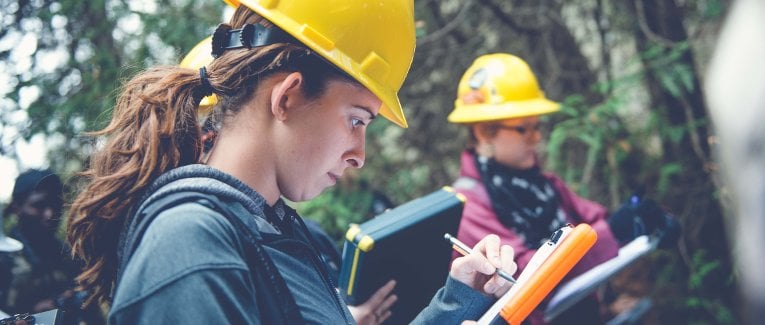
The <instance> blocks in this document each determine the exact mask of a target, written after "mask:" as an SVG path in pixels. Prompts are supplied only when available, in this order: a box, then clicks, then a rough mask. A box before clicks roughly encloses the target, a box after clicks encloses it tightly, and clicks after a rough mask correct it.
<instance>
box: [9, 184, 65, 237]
mask: <svg viewBox="0 0 765 325" xmlns="http://www.w3.org/2000/svg"><path fill="white" fill-rule="evenodd" d="M62 206H63V201H62V197H61V193H60V192H59V191H56V190H54V189H50V188H46V187H40V188H38V189H35V190H33V191H32V192H30V193H29V194H28V195H27V196H26V199H24V200H22V202H19V203H16V206H15V211H14V212H15V214H16V216H17V218H18V222H19V226H20V227H22V228H23V229H25V230H28V231H31V232H42V233H55V232H56V230H57V229H58V226H59V223H60V222H61V209H62Z"/></svg>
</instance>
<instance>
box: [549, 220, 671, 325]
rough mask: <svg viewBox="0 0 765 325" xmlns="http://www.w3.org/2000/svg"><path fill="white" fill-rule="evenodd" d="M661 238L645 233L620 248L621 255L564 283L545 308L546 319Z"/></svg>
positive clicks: (581, 296) (644, 252)
mask: <svg viewBox="0 0 765 325" xmlns="http://www.w3.org/2000/svg"><path fill="white" fill-rule="evenodd" d="M658 242H659V240H658V239H657V238H654V237H649V236H647V235H643V236H640V237H637V238H635V239H634V240H632V241H631V242H629V243H628V244H627V245H624V246H623V247H622V248H620V249H619V255H617V256H616V257H614V258H612V259H610V260H608V261H605V262H603V263H601V264H599V265H597V266H595V267H593V268H592V269H590V270H589V271H587V272H585V273H582V274H580V275H579V276H577V277H576V278H573V279H571V280H569V281H567V282H566V283H564V284H562V285H561V286H560V287H559V288H558V290H556V291H555V294H554V295H553V297H552V298H551V299H550V302H549V303H548V304H547V308H545V313H544V315H545V316H544V317H545V321H547V322H549V321H551V320H553V319H554V318H555V317H557V316H558V315H560V313H562V312H564V311H566V310H567V309H568V308H569V307H571V306H573V305H574V304H576V303H577V302H579V301H580V300H582V298H584V297H586V296H588V295H589V294H590V293H592V292H593V291H594V290H595V289H597V288H598V286H599V285H600V284H602V283H603V282H605V281H606V280H608V279H609V278H611V277H612V276H614V275H615V274H616V273H617V272H619V271H621V270H622V269H624V268H625V267H626V266H627V265H629V264H631V263H632V262H634V261H635V260H636V259H638V258H639V257H641V256H643V255H645V254H646V253H648V252H650V251H653V250H654V249H656V246H657V245H658Z"/></svg>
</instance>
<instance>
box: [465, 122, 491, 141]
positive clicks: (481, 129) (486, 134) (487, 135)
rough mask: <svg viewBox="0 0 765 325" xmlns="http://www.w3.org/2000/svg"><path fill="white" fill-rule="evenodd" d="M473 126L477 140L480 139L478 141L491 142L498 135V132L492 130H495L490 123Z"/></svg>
mask: <svg viewBox="0 0 765 325" xmlns="http://www.w3.org/2000/svg"><path fill="white" fill-rule="evenodd" d="M471 127H472V128H473V134H474V135H475V138H476V140H478V143H486V142H491V140H492V139H493V138H494V136H496V132H492V131H493V130H492V129H491V126H489V125H488V124H484V123H478V124H473V125H472V126H471Z"/></svg>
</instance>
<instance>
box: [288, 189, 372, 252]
mask: <svg viewBox="0 0 765 325" xmlns="http://www.w3.org/2000/svg"><path fill="white" fill-rule="evenodd" d="M360 184H362V183H355V182H351V183H350V184H345V185H340V186H337V187H335V188H333V189H331V190H329V191H326V192H325V193H322V194H321V195H319V196H318V197H316V198H314V199H313V200H310V201H307V202H303V203H299V204H294V205H295V208H296V210H298V212H299V213H300V215H301V216H303V217H305V218H309V219H313V220H315V221H316V222H318V223H319V224H320V225H321V226H322V228H323V229H324V230H325V231H326V232H327V234H329V235H330V237H331V238H335V239H338V240H339V241H342V238H344V235H345V231H346V230H347V229H348V226H349V225H350V224H352V223H356V224H358V223H361V222H363V221H365V220H367V219H369V218H370V217H371V216H370V211H371V205H372V198H373V193H372V192H371V191H369V190H368V189H366V188H365V187H364V186H361V185H360Z"/></svg>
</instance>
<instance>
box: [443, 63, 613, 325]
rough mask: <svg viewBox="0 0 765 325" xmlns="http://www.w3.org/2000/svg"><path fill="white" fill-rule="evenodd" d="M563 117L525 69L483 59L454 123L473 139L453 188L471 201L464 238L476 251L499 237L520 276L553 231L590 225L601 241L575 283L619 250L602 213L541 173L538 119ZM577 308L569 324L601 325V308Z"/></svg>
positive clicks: (472, 70) (467, 81)
mask: <svg viewBox="0 0 765 325" xmlns="http://www.w3.org/2000/svg"><path fill="white" fill-rule="evenodd" d="M558 110H559V105H558V103H555V102H553V101H550V100H548V99H547V98H545V96H544V93H543V92H542V91H541V89H540V88H539V85H538V83H537V80H536V77H535V76H534V73H533V72H532V71H531V69H530V68H529V66H528V64H526V62H524V61H523V60H522V59H520V58H518V57H516V56H513V55H510V54H504V53H498V54H489V55H484V56H481V57H479V58H477V59H476V60H475V61H474V62H473V64H472V65H471V66H470V67H469V68H468V69H467V71H466V72H465V74H464V76H463V77H462V79H461V80H460V83H459V88H458V91H457V100H456V101H455V108H454V111H452V113H451V114H450V115H449V117H448V120H449V122H452V123H457V124H464V125H467V126H468V127H469V128H470V137H471V143H470V145H469V147H468V149H467V150H465V151H464V152H463V153H462V158H461V168H460V177H459V178H458V179H457V181H456V182H455V184H454V187H455V189H456V190H457V191H458V192H460V193H462V194H464V195H465V196H466V197H467V201H466V203H465V208H464V211H463V214H462V220H461V222H460V228H459V231H458V237H459V238H460V239H462V240H463V241H464V242H465V243H466V244H468V245H473V244H475V243H477V242H478V241H479V240H480V239H481V238H483V237H484V236H486V234H497V235H499V236H500V238H501V240H502V242H503V243H505V244H509V245H511V246H512V247H513V248H514V251H515V256H516V263H517V264H518V267H519V270H522V269H523V268H524V267H525V266H526V264H527V263H528V262H529V259H530V258H531V256H532V255H533V254H534V253H535V252H536V249H537V248H538V247H539V246H540V245H541V244H542V243H543V242H544V241H545V240H546V239H547V238H548V237H549V236H550V234H552V232H553V231H555V230H556V229H558V228H560V227H562V226H564V225H565V224H567V223H572V224H579V223H582V222H584V223H588V224H590V225H591V226H592V227H593V228H594V229H595V230H596V231H597V233H598V241H597V243H596V244H595V246H594V247H593V248H592V249H591V250H590V252H589V253H588V254H587V255H585V257H584V258H583V259H582V260H581V261H580V262H579V264H577V265H576V266H575V267H574V269H573V270H572V271H571V272H570V273H569V275H568V276H569V277H571V276H576V275H579V274H581V273H582V272H584V271H586V270H588V269H590V268H591V267H593V266H594V265H596V264H599V263H602V262H604V261H606V260H608V259H610V258H612V257H614V256H615V255H616V253H617V249H618V247H619V246H618V244H617V242H616V240H615V239H614V236H613V234H612V233H611V231H610V229H609V227H608V223H607V222H606V220H605V217H606V209H605V208H604V207H603V206H601V205H599V204H597V203H594V202H591V201H588V200H585V199H583V198H581V197H579V196H577V195H576V194H575V193H573V192H572V191H571V190H569V189H568V188H567V187H566V185H565V184H564V183H563V181H562V180H561V179H559V178H558V177H556V176H555V175H553V174H551V173H543V172H542V171H541V170H540V167H539V161H538V160H537V146H538V145H539V143H540V141H541V140H542V134H541V131H540V123H541V122H540V116H542V115H545V114H550V113H553V112H556V111H558ZM588 308H589V309H588ZM574 309H575V310H576V311H577V312H578V313H577V316H576V318H570V317H566V318H565V319H566V322H571V321H572V320H573V319H575V321H574V322H576V323H581V324H594V323H598V322H602V321H601V320H600V318H599V314H598V304H597V301H594V300H588V301H587V302H586V303H584V304H583V305H581V306H578V307H577V308H574ZM538 310H539V309H538ZM541 316H542V315H541V314H540V313H539V312H538V311H535V312H534V313H532V314H531V316H530V318H529V319H530V320H531V322H532V324H539V323H544V322H543V320H542V317H541Z"/></svg>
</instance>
